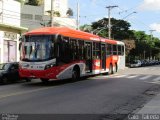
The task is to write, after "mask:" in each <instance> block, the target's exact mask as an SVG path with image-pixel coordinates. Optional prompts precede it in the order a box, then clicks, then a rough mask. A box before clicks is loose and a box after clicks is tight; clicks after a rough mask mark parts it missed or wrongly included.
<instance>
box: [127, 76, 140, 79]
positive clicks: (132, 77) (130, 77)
mask: <svg viewBox="0 0 160 120" xmlns="http://www.w3.org/2000/svg"><path fill="white" fill-rule="evenodd" d="M136 77H138V75H132V76H128V77H126V78H129V79H131V78H136Z"/></svg>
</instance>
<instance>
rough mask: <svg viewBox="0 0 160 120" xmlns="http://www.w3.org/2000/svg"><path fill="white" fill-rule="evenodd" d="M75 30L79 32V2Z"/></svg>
mask: <svg viewBox="0 0 160 120" xmlns="http://www.w3.org/2000/svg"><path fill="white" fill-rule="evenodd" d="M77 30H79V2H78V1H77Z"/></svg>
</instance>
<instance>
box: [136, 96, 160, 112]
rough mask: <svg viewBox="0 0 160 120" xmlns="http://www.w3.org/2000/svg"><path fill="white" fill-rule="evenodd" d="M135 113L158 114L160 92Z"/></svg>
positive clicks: (159, 109) (159, 110)
mask: <svg viewBox="0 0 160 120" xmlns="http://www.w3.org/2000/svg"><path fill="white" fill-rule="evenodd" d="M137 114H160V93H159V94H157V95H156V96H155V97H153V99H151V101H149V102H148V103H147V104H145V106H144V107H143V108H141V109H140V110H139V111H138V112H137Z"/></svg>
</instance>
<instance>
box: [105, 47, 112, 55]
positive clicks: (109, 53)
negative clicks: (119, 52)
mask: <svg viewBox="0 0 160 120" xmlns="http://www.w3.org/2000/svg"><path fill="white" fill-rule="evenodd" d="M106 53H107V55H112V45H111V44H107V52H106Z"/></svg>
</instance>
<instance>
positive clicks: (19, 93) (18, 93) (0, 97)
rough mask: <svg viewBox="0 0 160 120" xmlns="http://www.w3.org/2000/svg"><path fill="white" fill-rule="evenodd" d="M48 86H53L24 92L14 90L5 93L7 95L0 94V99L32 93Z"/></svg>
mask: <svg viewBox="0 0 160 120" xmlns="http://www.w3.org/2000/svg"><path fill="white" fill-rule="evenodd" d="M50 88H53V87H45V88H39V89H35V90H29V91H25V92H15V93H10V94H7V95H0V99H3V98H7V97H11V96H17V95H24V94H28V93H32V92H37V91H41V90H47V89H50Z"/></svg>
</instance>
